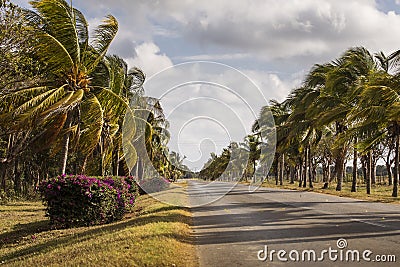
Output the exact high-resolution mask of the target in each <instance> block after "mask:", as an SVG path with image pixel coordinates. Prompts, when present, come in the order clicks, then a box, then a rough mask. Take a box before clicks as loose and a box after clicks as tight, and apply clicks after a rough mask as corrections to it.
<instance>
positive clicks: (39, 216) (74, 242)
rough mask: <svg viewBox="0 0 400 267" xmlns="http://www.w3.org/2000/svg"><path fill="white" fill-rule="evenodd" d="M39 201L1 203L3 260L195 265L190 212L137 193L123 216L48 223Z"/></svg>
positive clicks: (0, 251) (0, 254)
mask: <svg viewBox="0 0 400 267" xmlns="http://www.w3.org/2000/svg"><path fill="white" fill-rule="evenodd" d="M44 214H45V212H44V206H43V205H42V204H41V203H40V202H17V203H10V204H7V205H2V206H0V263H1V265H3V266H50V265H51V266H54V265H63V266H197V265H198V260H197V257H196V252H195V247H194V246H193V244H192V242H191V229H190V225H191V219H192V218H191V214H190V212H189V211H188V210H187V209H185V208H180V207H174V206H169V205H166V204H163V203H160V202H158V201H156V200H154V199H153V198H151V197H149V196H141V197H140V198H139V199H138V204H137V207H136V210H135V212H133V213H130V214H128V215H127V216H126V218H125V219H124V220H123V221H120V222H116V223H112V224H107V225H102V226H94V227H79V228H73V229H51V227H50V226H49V224H48V220H47V218H45V217H44Z"/></svg>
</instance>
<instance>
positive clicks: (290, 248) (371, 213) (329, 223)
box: [187, 181, 400, 266]
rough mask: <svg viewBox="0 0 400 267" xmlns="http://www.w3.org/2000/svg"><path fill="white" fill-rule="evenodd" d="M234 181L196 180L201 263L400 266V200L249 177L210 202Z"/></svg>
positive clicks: (192, 186) (193, 192) (193, 193)
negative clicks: (252, 184) (260, 183)
mask: <svg viewBox="0 0 400 267" xmlns="http://www.w3.org/2000/svg"><path fill="white" fill-rule="evenodd" d="M231 187H232V184H229V183H222V182H216V183H212V184H209V185H205V183H204V182H200V181H189V185H188V188H187V189H188V190H187V192H188V194H189V201H190V204H191V206H193V208H192V211H193V216H194V236H195V242H196V245H197V251H198V257H199V260H200V266H400V205H395V204H381V203H370V202H365V201H359V200H354V199H349V198H342V197H335V196H330V195H324V194H318V193H311V192H297V191H290V190H277V189H266V188H260V189H258V190H257V191H256V192H254V193H249V190H248V187H247V186H245V185H237V186H236V187H234V189H233V190H232V191H231V192H230V193H228V194H227V195H225V196H224V197H222V198H221V199H219V200H217V201H214V202H212V203H208V202H209V200H215V198H216V197H215V196H222V195H224V193H225V192H226V191H228V189H229V188H231ZM207 203H208V204H207ZM341 238H343V239H345V241H346V242H347V245H346V246H345V242H344V241H343V240H342V242H341V243H340V244H339V247H338V243H337V241H338V239H341ZM265 248H267V255H268V257H265V253H264V251H266V249H265ZM272 250H275V252H274V253H273V254H272V257H271V252H272ZM280 250H281V251H280ZM325 250H326V251H325ZM279 251H280V252H279ZM369 251H370V252H369ZM313 252H315V259H314V254H313ZM279 253H280V254H279ZM278 254H279V255H278ZM363 254H364V257H363ZM341 255H342V258H341ZM357 255H359V258H360V261H359V262H357ZM391 255H394V256H395V257H396V260H397V262H385V263H383V262H378V260H379V259H385V257H386V260H389V258H392V256H391ZM278 256H280V259H279V258H278ZM297 257H298V261H297ZM259 258H260V259H259ZM264 258H266V259H265V260H264ZM335 258H336V260H335ZM364 258H365V259H364ZM271 259H272V261H271ZM285 259H286V261H285ZM346 259H347V261H346ZM353 259H354V260H355V261H353ZM263 260H264V261H263ZM314 260H315V261H314ZM368 260H370V261H368ZM390 260H391V261H393V258H392V259H390Z"/></svg>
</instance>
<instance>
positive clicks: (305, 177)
mask: <svg viewBox="0 0 400 267" xmlns="http://www.w3.org/2000/svg"><path fill="white" fill-rule="evenodd" d="M307 163H308V147H307V146H306V149H305V150H304V175H303V187H307V169H308V164H307Z"/></svg>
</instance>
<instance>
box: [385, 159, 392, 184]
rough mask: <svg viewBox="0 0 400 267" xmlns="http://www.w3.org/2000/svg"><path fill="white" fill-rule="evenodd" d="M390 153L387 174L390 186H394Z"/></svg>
mask: <svg viewBox="0 0 400 267" xmlns="http://www.w3.org/2000/svg"><path fill="white" fill-rule="evenodd" d="M389 155H390V154H389V153H388V155H387V161H386V171H387V173H388V182H389V185H392V183H393V182H392V166H390V163H389V162H390V159H389Z"/></svg>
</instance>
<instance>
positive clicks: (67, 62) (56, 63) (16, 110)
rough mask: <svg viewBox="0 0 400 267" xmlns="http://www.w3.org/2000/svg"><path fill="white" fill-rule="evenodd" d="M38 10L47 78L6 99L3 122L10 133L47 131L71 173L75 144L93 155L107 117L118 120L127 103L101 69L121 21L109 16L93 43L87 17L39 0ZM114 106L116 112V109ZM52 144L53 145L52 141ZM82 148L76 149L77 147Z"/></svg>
mask: <svg viewBox="0 0 400 267" xmlns="http://www.w3.org/2000/svg"><path fill="white" fill-rule="evenodd" d="M30 3H31V5H32V7H33V8H34V9H35V11H36V12H34V11H29V10H26V11H25V17H26V18H27V19H28V20H29V22H30V24H31V26H32V31H33V33H34V36H35V39H34V40H33V41H34V42H33V56H34V58H36V59H37V61H38V62H40V67H41V72H43V73H46V79H45V81H43V82H40V83H39V84H37V85H35V86H30V87H28V88H16V89H13V90H10V92H9V93H8V94H7V95H5V96H3V97H2V100H3V101H8V103H10V105H11V103H12V108H11V109H10V110H9V112H8V113H7V114H6V116H2V117H1V118H0V120H1V123H7V124H8V125H9V127H8V131H9V132H11V133H12V132H18V131H21V129H31V128H38V127H43V128H44V129H43V131H42V132H41V133H39V135H40V136H42V137H41V138H35V140H42V141H44V138H43V137H44V136H52V137H57V138H58V139H62V140H59V143H58V144H60V143H62V163H61V165H62V166H61V173H65V171H66V166H67V158H68V151H69V147H70V146H71V144H70V143H71V141H75V143H76V144H78V145H79V149H80V151H81V152H82V153H83V154H85V155H88V154H90V153H91V152H92V151H93V150H94V149H95V147H96V146H97V144H98V143H99V140H100V138H101V134H102V131H103V126H104V122H105V116H112V114H116V113H118V112H121V110H122V109H124V108H126V107H127V103H125V101H124V100H123V99H122V98H121V97H119V96H118V95H117V94H116V93H114V92H113V91H111V90H110V89H108V88H107V85H106V83H105V82H104V81H103V80H102V79H101V78H100V77H101V76H102V71H103V70H104V66H103V65H102V64H100V63H101V62H102V61H103V59H104V56H105V55H106V52H107V49H108V47H109V46H110V44H111V41H112V40H113V39H114V37H115V35H116V33H117V30H118V23H117V20H116V19H115V18H114V17H113V16H111V15H109V16H107V17H106V19H105V20H104V21H103V24H101V25H100V26H98V27H97V29H96V30H95V34H94V36H92V37H91V41H89V31H88V23H87V21H86V19H85V17H84V16H83V14H82V13H81V12H80V11H79V10H77V9H75V8H73V7H72V6H70V5H68V3H67V2H66V1H64V0H35V1H31V2H30ZM110 107H113V108H110ZM46 141H47V140H46ZM75 146H76V145H75Z"/></svg>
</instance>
